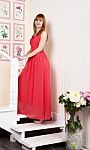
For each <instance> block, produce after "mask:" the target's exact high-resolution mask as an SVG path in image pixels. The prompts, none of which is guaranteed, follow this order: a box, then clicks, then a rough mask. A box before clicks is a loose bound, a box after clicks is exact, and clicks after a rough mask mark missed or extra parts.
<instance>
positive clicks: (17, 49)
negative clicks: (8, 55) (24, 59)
mask: <svg viewBox="0 0 90 150" xmlns="http://www.w3.org/2000/svg"><path fill="white" fill-rule="evenodd" d="M24 53H25V45H24V44H23V43H14V44H13V57H16V56H23V55H24Z"/></svg>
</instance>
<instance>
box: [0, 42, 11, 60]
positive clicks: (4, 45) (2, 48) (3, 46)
mask: <svg viewBox="0 0 90 150" xmlns="http://www.w3.org/2000/svg"><path fill="white" fill-rule="evenodd" d="M0 51H3V52H5V53H6V54H8V55H9V56H10V44H9V43H1V42H0ZM0 60H7V58H6V57H4V56H3V55H1V54H0Z"/></svg>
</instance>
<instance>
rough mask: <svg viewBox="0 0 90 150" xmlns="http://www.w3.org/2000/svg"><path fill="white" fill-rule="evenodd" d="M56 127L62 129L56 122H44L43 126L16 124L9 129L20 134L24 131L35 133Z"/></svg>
mask: <svg viewBox="0 0 90 150" xmlns="http://www.w3.org/2000/svg"><path fill="white" fill-rule="evenodd" d="M57 127H60V128H63V125H60V123H58V122H56V121H45V123H43V124H35V123H25V124H17V125H16V126H14V127H12V128H11V129H12V130H14V131H16V132H19V133H21V132H25V131H35V130H42V129H50V128H57Z"/></svg>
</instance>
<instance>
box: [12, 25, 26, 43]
mask: <svg viewBox="0 0 90 150" xmlns="http://www.w3.org/2000/svg"><path fill="white" fill-rule="evenodd" d="M14 32H15V34H14V40H16V41H23V40H24V25H23V24H14Z"/></svg>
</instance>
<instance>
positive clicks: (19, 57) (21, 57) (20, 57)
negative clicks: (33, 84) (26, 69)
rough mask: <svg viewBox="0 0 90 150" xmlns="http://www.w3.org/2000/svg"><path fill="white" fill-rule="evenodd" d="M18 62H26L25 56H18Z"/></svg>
mask: <svg viewBox="0 0 90 150" xmlns="http://www.w3.org/2000/svg"><path fill="white" fill-rule="evenodd" d="M17 58H18V60H20V61H22V60H24V59H25V58H24V57H23V56H17Z"/></svg>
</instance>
